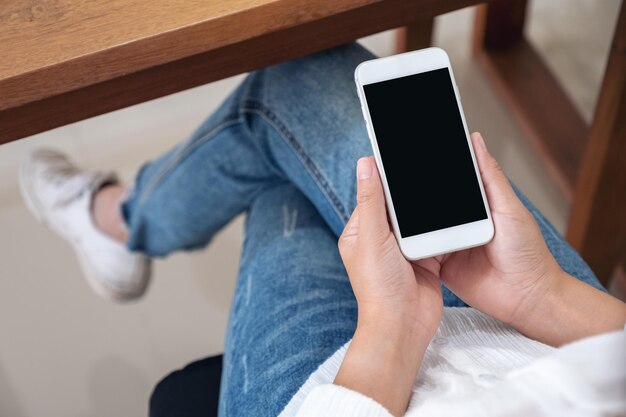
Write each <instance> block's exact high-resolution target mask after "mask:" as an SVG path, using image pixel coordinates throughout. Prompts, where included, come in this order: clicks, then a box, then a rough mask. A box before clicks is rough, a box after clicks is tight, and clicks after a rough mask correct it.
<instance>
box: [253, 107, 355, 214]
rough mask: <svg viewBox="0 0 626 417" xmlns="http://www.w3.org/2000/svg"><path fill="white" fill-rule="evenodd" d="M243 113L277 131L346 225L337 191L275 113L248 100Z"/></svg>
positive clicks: (343, 209) (343, 210)
mask: <svg viewBox="0 0 626 417" xmlns="http://www.w3.org/2000/svg"><path fill="white" fill-rule="evenodd" d="M241 111H242V112H244V113H255V114H258V115H259V116H261V117H262V118H263V119H265V120H266V121H267V123H268V124H269V125H270V126H271V127H272V128H274V130H276V131H277V132H278V133H279V135H280V136H281V137H282V138H283V140H284V141H285V143H286V144H287V145H288V146H289V147H290V148H291V149H292V150H293V152H294V153H295V154H296V156H297V157H298V159H300V161H301V162H302V163H303V165H304V166H305V168H306V170H307V172H308V173H309V175H310V176H311V178H312V179H313V181H315V183H316V184H317V186H318V187H319V189H320V190H321V191H322V193H323V194H324V195H325V196H326V198H327V199H328V201H329V202H330V204H331V206H332V207H333V209H334V211H335V212H336V213H337V215H338V216H339V219H340V220H341V221H343V222H344V223H345V222H347V221H348V216H347V214H346V211H345V208H344V207H343V204H341V201H339V198H338V197H337V195H336V193H335V191H334V190H333V189H332V187H331V186H330V183H329V182H328V180H327V179H326V178H324V176H323V175H322V173H321V171H320V169H319V168H318V167H317V165H315V163H314V162H313V160H312V159H311V158H310V157H309V156H308V155H307V154H306V152H305V151H304V148H303V147H302V145H301V144H300V143H299V142H298V140H297V139H296V138H295V136H294V135H293V134H292V133H291V132H290V131H289V130H288V129H287V127H286V126H285V125H284V123H282V122H281V120H280V119H279V118H278V116H276V114H275V113H273V112H272V111H271V110H270V109H268V108H267V107H265V106H264V105H263V104H261V103H260V102H258V101H253V100H246V102H245V104H244V105H243V107H242V108H241Z"/></svg>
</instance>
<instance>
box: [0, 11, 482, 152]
mask: <svg viewBox="0 0 626 417" xmlns="http://www.w3.org/2000/svg"><path fill="white" fill-rule="evenodd" d="M208 3H210V2H208ZM257 3H258V1H257ZM266 3H268V4H269V3H271V4H272V5H273V4H274V3H290V1H287V0H275V1H273V2H269V1H268V2H266ZM296 3H298V2H296ZM313 3H315V4H317V6H318V8H319V9H324V7H323V5H325V4H327V2H323V1H321V0H319V1H315V2H313V1H309V2H307V4H308V5H309V6H307V7H306V8H304V11H300V12H298V13H299V14H298V13H296V14H297V15H298V16H300V20H302V21H304V20H307V19H308V21H305V22H301V21H298V20H297V19H296V20H294V18H293V17H292V18H290V19H288V21H289V22H291V24H290V25H286V26H281V27H280V28H279V29H276V24H275V23H271V22H268V19H270V17H271V16H269V17H268V16H266V15H265V14H263V13H261V14H260V15H258V16H261V17H260V18H262V21H264V22H265V24H267V25H268V28H269V29H263V28H262V27H261V23H259V22H257V23H255V24H254V25H253V26H255V27H257V26H259V27H258V28H257V30H255V31H249V30H245V31H244V30H243V29H240V30H239V31H237V30H234V31H235V32H238V34H237V35H235V34H234V32H233V29H229V28H227V27H225V26H224V24H223V23H220V24H219V25H218V24H215V25H216V27H217V29H215V28H213V27H212V28H211V29H210V30H211V31H213V32H214V31H216V30H217V31H218V32H219V30H218V29H223V30H226V31H227V32H228V33H230V34H232V35H233V39H241V33H239V32H241V31H244V32H246V34H247V35H246V36H249V38H247V39H244V40H241V41H238V42H234V43H230V44H228V43H227V44H224V42H226V41H224V40H223V39H222V37H221V36H222V35H220V36H217V35H215V34H214V35H211V36H214V37H216V39H218V40H219V41H215V39H213V38H212V37H211V36H205V35H201V34H198V33H196V31H197V30H198V28H197V26H198V25H192V27H191V28H190V29H189V28H188V27H183V28H181V29H179V30H176V31H174V35H175V36H173V37H172V38H167V39H165V40H163V38H162V37H163V35H161V34H159V35H156V34H155V35H154V36H152V37H148V38H141V39H140V40H137V41H133V42H131V43H130V44H120V45H116V46H114V47H111V48H110V49H108V50H106V51H99V52H98V51H96V52H93V53H92V54H90V55H88V56H82V55H81V56H78V57H76V58H72V59H70V60H69V61H59V62H57V63H56V64H54V65H52V66H51V67H42V68H39V69H38V70H36V71H35V72H36V73H37V76H34V75H32V74H30V73H25V74H17V75H13V76H11V77H9V78H6V77H5V78H4V79H0V91H1V92H2V94H0V102H2V103H3V104H2V106H4V110H3V111H0V144H1V143H6V142H9V141H11V140H15V139H18V138H21V137H24V136H28V135H32V134H35V133H38V132H42V131H45V130H48V129H52V128H54V127H57V126H61V125H64V124H67V123H71V122H75V121H78V120H82V119H85V118H88V117H92V116H96V115H98V114H102V113H105V112H109V111H112V110H116V109H119V108H123V107H126V106H129V105H133V104H137V103H140V102H143V101H146V100H150V99H153V98H157V97H160V96H163V95H166V94H171V93H174V92H177V91H180V90H183V89H187V88H191V87H195V86H198V85H202V84H205V83H208V82H211V81H215V80H218V79H221V78H224V77H227V76H231V75H235V74H238V73H242V72H246V71H250V70H253V69H256V68H260V67H264V66H267V65H271V64H274V63H277V62H280V61H284V60H286V59H291V58H295V57H299V56H303V55H306V54H309V53H312V52H316V51H320V50H323V49H326V48H329V47H332V46H335V45H339V44H342V43H346V42H349V41H352V40H355V39H357V38H359V37H362V36H366V35H369V34H372V33H376V32H380V31H383V30H387V29H391V28H394V27H398V26H401V25H406V24H408V23H409V22H412V21H414V20H415V19H430V18H432V17H433V16H435V15H438V14H442V13H446V12H449V11H451V10H455V9H458V8H463V7H466V6H470V5H473V4H476V3H477V1H476V0H449V1H437V2H433V1H426V0H411V1H408V0H404V1H401V0H384V1H373V0H372V1H367V2H361V3H359V2H356V0H354V1H351V2H347V3H346V4H351V5H352V6H353V7H352V9H350V10H347V11H344V12H340V13H334V14H332V15H330V16H326V15H325V14H324V13H322V12H321V11H318V12H317V14H316V13H314V12H313V11H310V12H306V11H309V10H315V8H313V9H311V7H310V5H311V4H313ZM362 3H365V5H364V6H360V7H356V6H355V5H356V4H362ZM257 7H262V6H257ZM265 7H269V6H265ZM288 9H289V10H290V13H295V12H294V11H293V10H292V9H291V6H289V7H288ZM270 10H272V9H270ZM333 10H334V9H333ZM257 12H258V11H257ZM305 12H306V13H305ZM242 13H243V12H241V11H240V12H238V14H237V13H234V12H232V13H230V14H225V15H226V17H224V19H226V21H227V22H228V25H226V26H229V25H234V26H235V27H238V28H243V27H245V26H246V25H242V24H235V23H236V22H240V20H238V19H241V15H242ZM264 13H267V11H265V12H264ZM307 13H308V14H307ZM233 14H235V15H237V16H238V17H237V19H235V20H233V17H232V15H233ZM0 15H2V14H0ZM270 15H271V13H270ZM263 16H265V17H263ZM278 16H279V17H280V16H282V15H278ZM320 16H321V17H320ZM283 17H284V16H283ZM274 18H275V17H271V19H274ZM220 19H221V18H220ZM241 21H245V22H247V21H248V20H241ZM294 22H295V23H294ZM200 26H202V25H200ZM229 27H230V26H229ZM159 30H161V28H159ZM189 30H191V32H190V31H189ZM207 30H209V29H207ZM264 31H265V32H266V33H264ZM178 32H181V33H183V35H184V36H183V35H179V34H178ZM259 33H264V34H261V35H259ZM190 34H191V35H190ZM196 35H197V36H200V37H201V38H202V39H203V41H204V43H203V44H202V48H201V49H203V50H204V51H203V52H201V53H197V54H194V55H191V56H185V55H186V54H189V53H190V51H191V49H190V48H189V47H187V46H185V47H184V48H182V49H177V48H178V45H179V44H180V43H185V39H186V37H190V38H193V37H194V36H196ZM155 37H156V38H160V39H161V40H162V41H161V42H160V43H159V42H156V43H155V42H153V41H154V39H153V38H155ZM189 42H192V40H191V39H190V40H189ZM192 43H193V44H194V45H196V47H199V46H198V45H197V44H198V43H197V42H192ZM216 45H217V46H216ZM0 48H3V47H0ZM193 50H194V51H195V49H193ZM133 54H135V55H134V58H133V59H130V58H132V57H133ZM181 56H182V57H181ZM129 59H130V61H131V62H127V61H128V60H129ZM158 62H162V63H161V64H158V65H154V64H156V63H158ZM122 64H123V65H122ZM100 67H102V68H100ZM98 68H100V69H99V70H98ZM64 71H67V72H69V73H71V74H70V75H68V76H66V77H61V78H62V80H61V81H59V80H58V79H56V78H55V77H56V76H57V75H59V73H63V72H64ZM90 71H94V72H96V75H95V76H91V74H90ZM31 76H33V77H35V79H36V80H37V81H36V83H35V84H36V85H37V88H35V89H34V90H37V91H34V90H33V88H32V86H31V85H30V84H29V79H30V78H29V77H31ZM0 77H1V76H0ZM9 90H10V91H12V94H9V95H12V98H6V96H5V92H7V91H9ZM22 94H24V95H22ZM34 97H41V98H39V99H37V100H33V98H34ZM2 100H3V101H2ZM16 103H22V104H20V105H16Z"/></svg>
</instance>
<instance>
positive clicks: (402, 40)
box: [395, 18, 435, 54]
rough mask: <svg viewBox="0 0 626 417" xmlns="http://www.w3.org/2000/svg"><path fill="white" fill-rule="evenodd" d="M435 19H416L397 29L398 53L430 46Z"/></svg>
mask: <svg viewBox="0 0 626 417" xmlns="http://www.w3.org/2000/svg"><path fill="white" fill-rule="evenodd" d="M434 24H435V19H434V18H433V19H426V20H416V21H415V22H412V23H411V24H409V25H407V26H404V27H401V28H399V29H397V30H396V33H395V36H396V53H398V54H400V53H402V52H407V51H416V50H418V49H422V48H428V47H429V46H431V44H432V38H433V29H434Z"/></svg>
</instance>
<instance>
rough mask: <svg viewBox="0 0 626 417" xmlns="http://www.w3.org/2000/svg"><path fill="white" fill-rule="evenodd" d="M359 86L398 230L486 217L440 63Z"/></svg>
mask: <svg viewBox="0 0 626 417" xmlns="http://www.w3.org/2000/svg"><path fill="white" fill-rule="evenodd" d="M363 89H364V91H365V99H366V101H367V106H368V108H369V112H370V117H371V119H372V124H373V127H374V133H375V134H376V140H377V142H378V147H379V150H380V156H381V159H382V163H383V167H384V170H385V173H386V176H387V182H388V185H389V192H390V194H391V199H392V201H393V205H394V209H395V212H396V217H397V219H398V225H399V228H400V234H401V236H402V237H403V238H405V237H409V236H415V235H419V234H422V233H427V232H432V231H434V230H440V229H445V228H448V227H452V226H458V225H461V224H466V223H471V222H474V221H477V220H483V219H486V218H487V211H486V209H485V205H484V203H483V199H482V196H481V193H480V187H479V185H478V178H477V176H476V172H475V170H474V165H473V163H472V156H471V154H470V150H469V145H468V143H467V139H466V136H465V130H464V128H463V121H462V120H461V113H460V110H459V107H458V105H457V102H456V98H455V94H454V87H453V86H452V79H451V78H450V73H449V71H448V69H447V68H441V69H437V70H434V71H429V72H424V73H420V74H414V75H409V76H406V77H401V78H395V79H393V80H386V81H382V82H377V83H373V84H367V85H364V86H363Z"/></svg>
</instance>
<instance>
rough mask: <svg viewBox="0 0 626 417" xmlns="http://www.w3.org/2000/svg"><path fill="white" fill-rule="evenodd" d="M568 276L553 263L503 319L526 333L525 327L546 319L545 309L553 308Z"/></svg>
mask: <svg viewBox="0 0 626 417" xmlns="http://www.w3.org/2000/svg"><path fill="white" fill-rule="evenodd" d="M568 278H570V276H569V275H568V274H567V273H566V272H565V271H563V270H562V269H561V268H560V267H559V266H558V265H555V267H554V268H552V269H551V270H549V271H548V272H546V273H545V274H544V275H543V276H542V277H541V278H540V279H538V280H537V282H536V284H535V285H534V286H533V287H532V288H530V289H529V290H528V292H527V294H526V295H525V296H524V298H523V299H522V301H521V302H520V303H519V305H518V306H517V308H516V309H515V311H513V312H512V313H511V314H510V316H509V318H508V320H504V321H505V322H506V323H507V324H509V325H510V326H512V327H514V328H515V329H517V330H518V331H520V332H521V333H524V334H526V331H524V330H525V329H528V328H531V327H533V326H534V325H535V324H536V323H537V322H540V321H542V320H545V319H546V317H545V316H544V315H545V314H546V311H547V310H551V309H553V307H554V306H555V304H556V302H557V301H558V299H559V293H560V291H561V290H560V288H561V287H562V286H563V285H564V282H565V281H567V279H568Z"/></svg>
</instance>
